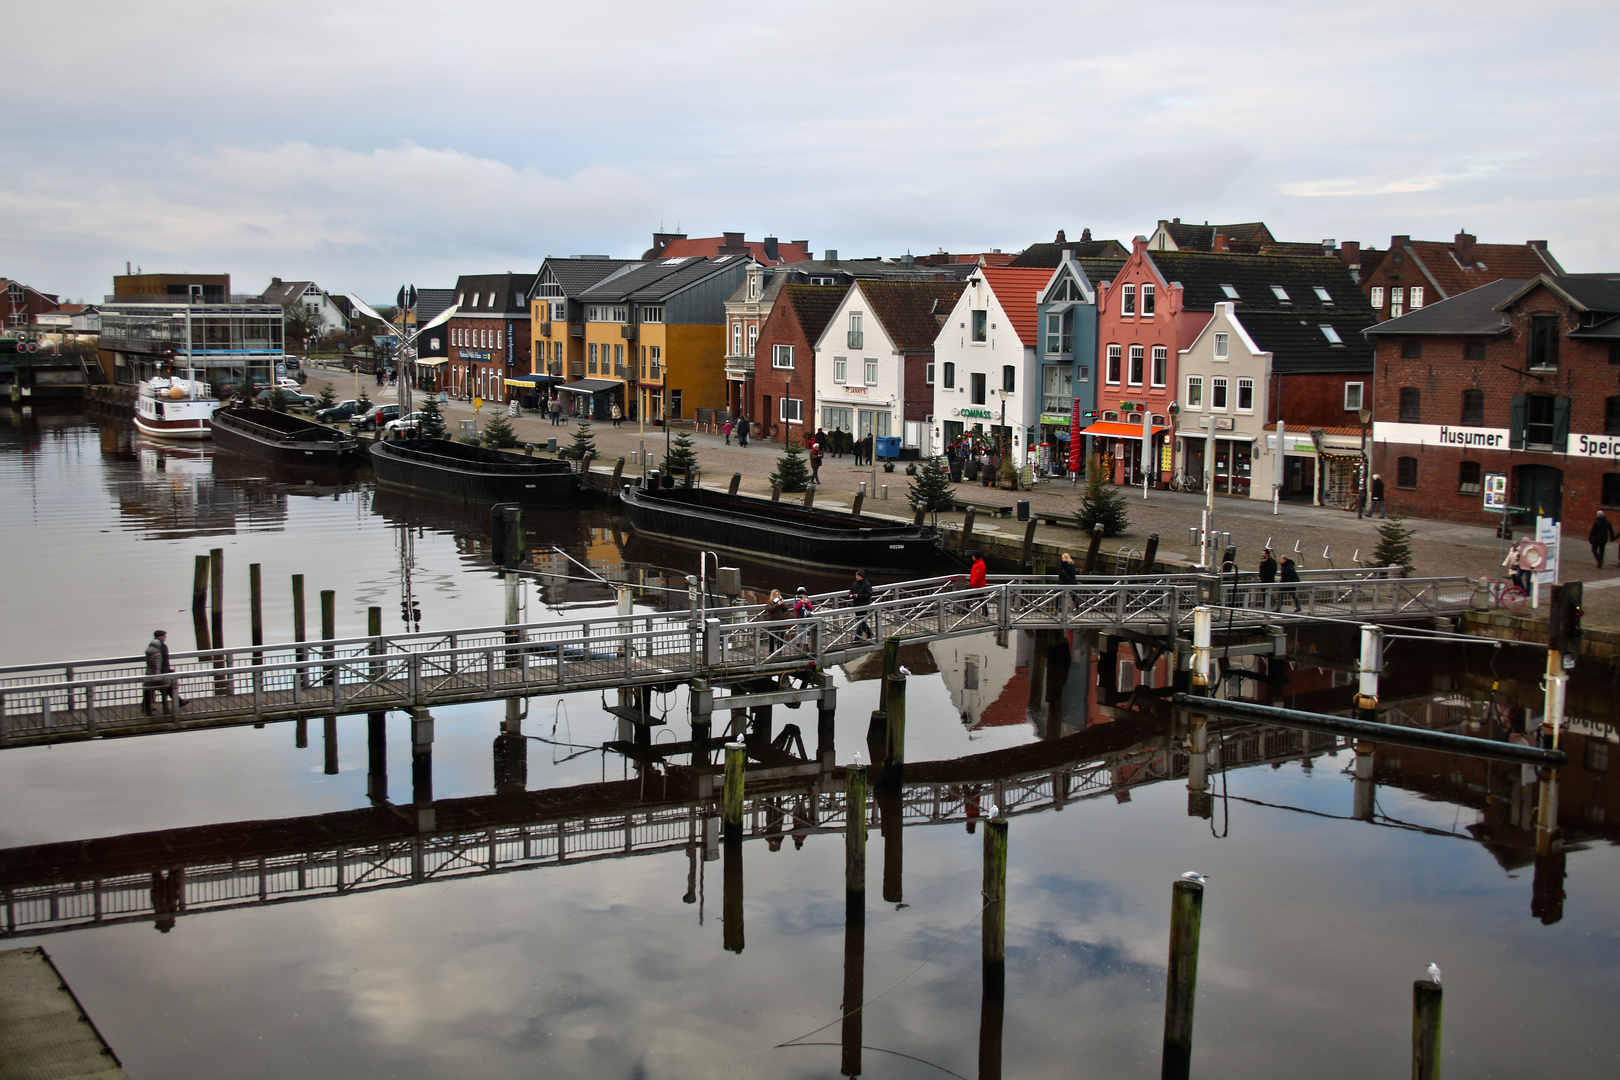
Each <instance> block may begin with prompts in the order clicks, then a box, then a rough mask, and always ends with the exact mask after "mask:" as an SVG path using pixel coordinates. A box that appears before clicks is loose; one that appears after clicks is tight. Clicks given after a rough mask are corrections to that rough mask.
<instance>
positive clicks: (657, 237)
mask: <svg viewBox="0 0 1620 1080" xmlns="http://www.w3.org/2000/svg"><path fill="white" fill-rule="evenodd" d="M685 239H686V234H685V233H675V232H655V233H653V242H652V251H650V252H649V253H648V255H647V257H648V258H649V259H656V258H658V256H660V255H662V254H663V253H664V249H665V248H667V247H669V245H670V244H672V243H674V242H675V241H676V240H685Z"/></svg>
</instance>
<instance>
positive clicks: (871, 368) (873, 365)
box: [866, 360, 877, 386]
mask: <svg viewBox="0 0 1620 1080" xmlns="http://www.w3.org/2000/svg"><path fill="white" fill-rule="evenodd" d="M866 385H867V386H876V385H877V361H876V360H868V361H867V362H866Z"/></svg>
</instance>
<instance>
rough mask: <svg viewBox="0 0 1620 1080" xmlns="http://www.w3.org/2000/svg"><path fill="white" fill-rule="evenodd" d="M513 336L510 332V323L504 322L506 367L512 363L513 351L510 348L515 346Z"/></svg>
mask: <svg viewBox="0 0 1620 1080" xmlns="http://www.w3.org/2000/svg"><path fill="white" fill-rule="evenodd" d="M513 336H514V335H513V334H512V324H511V323H507V324H506V366H507V367H511V366H512V364H513V352H512V350H513V348H514V347H515V343H514V341H513Z"/></svg>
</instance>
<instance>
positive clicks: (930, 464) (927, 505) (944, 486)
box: [906, 457, 956, 514]
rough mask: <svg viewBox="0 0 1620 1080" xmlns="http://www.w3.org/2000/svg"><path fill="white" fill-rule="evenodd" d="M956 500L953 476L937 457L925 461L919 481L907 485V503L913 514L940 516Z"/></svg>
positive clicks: (919, 472)
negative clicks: (952, 485)
mask: <svg viewBox="0 0 1620 1080" xmlns="http://www.w3.org/2000/svg"><path fill="white" fill-rule="evenodd" d="M955 499H956V489H955V488H953V487H951V474H950V473H948V472H946V471H945V467H944V466H943V465H942V464H940V459H939V458H937V457H930V458H926V459H924V460H923V463H922V468H921V469H919V470H918V472H917V479H915V480H913V481H911V482H910V483H908V484H907V485H906V502H908V503H910V504H911V511H912V513H916V512H917V511H918V510H922V511H924V512H926V513H929V514H939V513H942V512H943V511H946V510H949V509H950V508H951V503H952V502H953V501H954V500H955Z"/></svg>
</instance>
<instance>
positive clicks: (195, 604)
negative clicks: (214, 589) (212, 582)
mask: <svg viewBox="0 0 1620 1080" xmlns="http://www.w3.org/2000/svg"><path fill="white" fill-rule="evenodd" d="M213 563H214V561H213V560H212V559H210V558H209V557H208V556H207V555H199V556H197V564H196V568H195V569H194V570H193V571H192V574H191V610H192V611H206V610H207V609H208V570H209V567H211V566H213Z"/></svg>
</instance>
